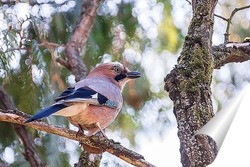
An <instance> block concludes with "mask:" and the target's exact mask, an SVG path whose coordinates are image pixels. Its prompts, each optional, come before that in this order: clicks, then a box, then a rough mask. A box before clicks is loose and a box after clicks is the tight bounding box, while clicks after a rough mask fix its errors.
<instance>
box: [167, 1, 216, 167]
mask: <svg viewBox="0 0 250 167" xmlns="http://www.w3.org/2000/svg"><path fill="white" fill-rule="evenodd" d="M215 3H216V2H215V1H214V0H210V1H206V0H199V1H195V5H193V6H194V7H195V9H194V16H193V18H192V20H191V23H190V26H189V29H188V35H187V36H186V38H185V41H184V45H183V50H182V52H181V54H180V57H179V58H178V61H177V65H176V66H175V68H174V69H173V70H172V71H171V72H170V74H168V75H167V76H166V78H165V89H166V91H168V92H169V96H170V98H171V99H172V100H173V102H174V114H175V116H176V119H177V124H178V137H179V139H180V152H181V162H182V164H183V166H206V165H207V164H210V163H211V162H212V161H213V160H214V158H215V156H216V154H217V149H216V146H215V143H214V142H213V140H212V139H210V138H208V137H206V136H202V137H200V136H199V137H197V136H195V133H196V132H197V131H198V130H199V129H200V128H201V127H202V126H203V125H204V124H206V123H207V122H208V121H209V120H210V119H211V118H212V117H213V115H214V113H213V108H212V100H211V88H210V84H211V81H212V73H213V57H212V54H211V48H212V46H211V38H212V33H213V11H214V7H215Z"/></svg>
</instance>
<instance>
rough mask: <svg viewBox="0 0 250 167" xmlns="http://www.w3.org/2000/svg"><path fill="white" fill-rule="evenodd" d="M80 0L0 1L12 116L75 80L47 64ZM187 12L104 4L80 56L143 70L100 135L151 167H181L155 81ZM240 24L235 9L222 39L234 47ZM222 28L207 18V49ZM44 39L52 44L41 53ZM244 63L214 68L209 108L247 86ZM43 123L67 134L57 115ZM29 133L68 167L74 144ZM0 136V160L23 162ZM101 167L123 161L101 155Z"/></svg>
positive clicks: (186, 6)
mask: <svg viewBox="0 0 250 167" xmlns="http://www.w3.org/2000/svg"><path fill="white" fill-rule="evenodd" d="M81 4H82V1H81V0H30V1H28V0H19V1H18V2H16V1H11V0H1V1H0V84H1V85H2V86H3V87H4V88H5V89H6V91H7V92H8V93H9V95H10V96H11V97H12V99H13V102H14V103H15V105H16V107H17V108H18V109H19V110H21V111H23V112H25V113H28V114H34V113H36V112H37V111H38V110H40V109H41V108H43V107H45V106H48V105H50V104H51V103H52V102H53V98H54V97H56V96H58V95H59V94H60V93H61V92H62V91H63V90H64V89H65V88H67V87H68V86H70V85H72V84H74V83H75V78H74V76H73V75H72V74H71V73H70V71H69V70H67V69H66V68H65V67H63V66H61V65H60V64H58V63H57V62H56V61H55V59H56V58H57V57H62V58H64V44H66V43H67V41H68V40H69V37H70V36H71V34H72V32H73V30H74V27H75V25H76V22H77V20H78V17H79V15H80V12H81V11H80V10H81ZM248 4H250V0H237V1H226V0H220V1H219V3H218V5H217V6H216V10H215V13H216V14H217V15H220V16H223V17H225V18H228V17H229V16H230V14H231V12H232V11H233V9H235V8H236V7H242V6H245V5H248ZM191 16H192V9H191V5H190V3H189V2H188V1H180V0H178V1H176V0H172V1H170V0H162V1H156V0H137V1H136V0H104V1H102V2H101V5H100V7H99V8H98V11H97V17H96V19H95V22H94V25H93V29H92V32H91V35H90V37H89V39H88V42H87V45H86V46H85V48H84V49H83V52H82V55H83V60H84V63H85V64H86V66H87V69H88V71H90V70H91V69H93V68H94V67H95V66H96V65H97V64H99V63H104V62H109V61H119V62H122V63H124V64H126V65H127V66H128V67H129V68H130V69H131V70H138V71H140V72H141V73H142V74H143V77H141V78H140V79H137V80H136V81H135V82H131V83H129V84H127V86H126V88H125V90H124V91H123V96H124V106H123V108H122V111H121V112H120V114H119V115H118V117H117V119H116V120H115V122H114V123H112V124H111V125H110V126H109V127H108V128H107V130H106V134H107V136H108V137H109V138H112V139H114V140H115V141H118V142H120V143H121V144H122V145H123V146H125V147H128V148H130V149H133V150H135V151H136V152H138V153H140V154H142V155H144V157H145V159H146V160H147V161H149V162H151V163H152V164H154V165H156V166H158V167H163V166H167V165H168V166H181V164H180V155H179V139H178V137H177V125H176V121H175V117H174V115H173V113H172V111H173V104H172V101H171V100H170V99H169V97H168V93H167V92H166V91H164V82H163V80H164V77H165V76H166V75H167V74H168V73H169V72H170V71H171V70H172V69H173V67H174V65H175V64H176V61H177V58H178V56H179V54H180V51H181V48H182V44H183V41H184V38H185V35H186V33H187V30H188V26H189V22H190V19H191ZM249 24H250V15H249V9H246V10H242V11H240V12H238V13H236V14H235V16H234V17H233V19H232V25H231V28H230V34H231V35H230V38H229V40H230V41H232V42H240V41H243V39H244V38H245V37H247V36H250V31H249V30H250V25H249ZM226 25H227V23H226V22H225V21H224V20H222V19H221V18H218V17H215V25H214V35H213V45H218V44H221V43H223V42H224V33H225V30H226ZM46 42H51V43H55V44H57V45H53V46H54V47H52V49H51V48H46V47H44V46H45V43H46ZM51 46H52V45H51ZM249 67H250V62H244V63H240V64H237V63H233V64H228V65H225V66H223V67H222V68H221V69H219V70H214V77H213V82H212V91H213V106H214V111H215V112H217V111H218V110H220V109H221V108H222V107H223V106H224V105H225V104H226V102H227V101H228V99H229V98H230V97H232V96H233V95H235V94H236V93H237V92H239V91H240V90H241V89H242V88H243V87H244V86H245V85H246V84H247V83H249V81H250V73H249V71H248V70H246V69H249ZM0 107H1V106H0ZM48 122H49V123H51V124H55V125H59V126H62V127H69V128H71V129H74V130H77V128H76V127H74V126H73V125H70V124H69V123H68V122H67V121H66V120H65V119H63V118H61V117H55V116H51V117H49V118H48ZM29 131H30V133H31V135H32V137H33V138H34V141H35V144H36V146H37V149H38V152H39V154H40V156H41V158H42V160H43V162H47V164H49V166H63V167H67V166H73V164H74V163H76V162H77V161H78V158H79V155H80V152H81V149H80V147H79V144H78V143H77V142H75V141H72V140H68V139H65V138H62V137H59V136H56V135H52V134H48V133H45V132H42V131H36V130H34V129H29ZM0 134H1V135H0V162H2V163H4V164H7V165H10V166H28V165H29V164H28V162H27V161H26V160H25V159H24V157H23V155H22V150H23V145H22V143H21V142H20V141H19V139H18V137H17V136H16V135H15V133H14V131H13V130H12V127H11V126H10V124H9V123H4V122H0ZM101 166H103V167H104V166H109V167H112V166H115V167H117V166H130V165H128V164H127V163H125V162H123V161H121V160H119V159H118V158H116V157H114V156H112V155H110V154H108V153H104V154H103V158H102V163H101Z"/></svg>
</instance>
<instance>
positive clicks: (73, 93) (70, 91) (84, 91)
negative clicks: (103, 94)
mask: <svg viewBox="0 0 250 167" xmlns="http://www.w3.org/2000/svg"><path fill="white" fill-rule="evenodd" d="M96 93H97V92H96V91H94V90H92V89H89V88H87V87H84V88H79V89H76V90H75V88H74V87H69V88H67V89H66V90H65V91H63V92H62V94H61V95H60V96H58V97H57V98H55V101H56V102H57V101H60V100H70V99H75V98H92V96H93V95H95V94H96Z"/></svg>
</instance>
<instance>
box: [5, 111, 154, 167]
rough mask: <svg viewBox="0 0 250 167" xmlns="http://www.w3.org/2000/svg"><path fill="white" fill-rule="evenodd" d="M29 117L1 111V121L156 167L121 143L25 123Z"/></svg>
mask: <svg viewBox="0 0 250 167" xmlns="http://www.w3.org/2000/svg"><path fill="white" fill-rule="evenodd" d="M26 118H27V115H26V114H25V113H22V112H20V111H18V110H8V111H5V110H2V109H0V121H5V122H11V123H16V124H20V125H25V126H29V127H32V128H34V129H37V130H41V131H44V132H47V133H52V134H55V135H59V136H62V137H66V138H68V139H72V140H76V141H79V142H80V143H81V144H84V145H87V146H89V147H90V148H95V149H99V150H102V151H103V152H104V151H107V152H109V153H110V154H113V155H115V156H117V157H118V158H120V159H122V160H124V161H126V162H128V163H130V164H132V165H135V166H138V167H154V165H152V164H150V163H149V162H147V161H145V159H144V157H143V156H142V155H140V154H138V153H136V152H134V151H132V150H129V149H127V148H125V147H123V146H122V145H121V144H120V143H117V142H115V141H113V140H109V139H107V138H100V137H97V136H91V137H87V136H80V135H79V133H78V132H75V131H73V130H70V129H66V128H62V127H58V126H52V125H48V124H46V123H45V122H42V121H34V122H31V123H24V121H25V120H26Z"/></svg>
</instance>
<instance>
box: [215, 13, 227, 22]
mask: <svg viewBox="0 0 250 167" xmlns="http://www.w3.org/2000/svg"><path fill="white" fill-rule="evenodd" d="M214 16H216V17H218V18H220V19H222V20H224V21H228V19H226V18H225V17H223V16H220V15H217V14H214Z"/></svg>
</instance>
